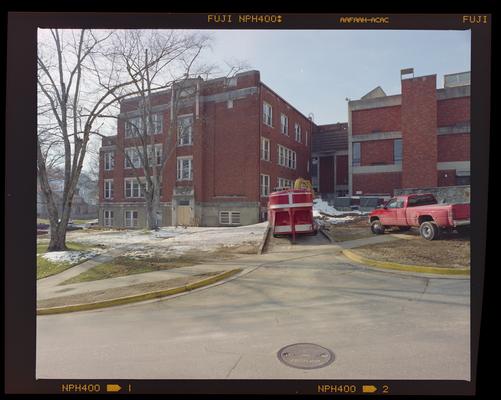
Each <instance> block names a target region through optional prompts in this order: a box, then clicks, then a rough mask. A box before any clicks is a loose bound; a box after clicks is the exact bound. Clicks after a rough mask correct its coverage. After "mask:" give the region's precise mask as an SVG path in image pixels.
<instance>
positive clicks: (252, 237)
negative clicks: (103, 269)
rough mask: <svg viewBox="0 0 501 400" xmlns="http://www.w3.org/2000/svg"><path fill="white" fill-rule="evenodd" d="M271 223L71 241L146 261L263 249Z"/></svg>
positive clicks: (106, 234)
mask: <svg viewBox="0 0 501 400" xmlns="http://www.w3.org/2000/svg"><path fill="white" fill-rule="evenodd" d="M267 226H268V222H262V223H260V224H254V225H246V226H236V227H186V228H184V227H162V228H160V229H159V230H158V231H156V232H155V231H147V230H109V231H94V232H93V231H73V232H69V234H68V240H71V241H75V242H81V243H86V244H95V245H96V244H101V245H104V246H106V247H113V248H117V247H125V248H127V249H128V251H127V252H126V253H125V254H124V255H126V256H131V257H145V256H148V255H152V254H155V253H158V252H161V253H162V254H164V255H165V254H168V253H175V254H177V255H179V254H183V253H185V252H188V251H193V250H195V251H213V250H216V249H218V248H220V247H233V246H241V245H259V244H260V243H261V240H262V238H263V235H264V232H265V230H266V227H267Z"/></svg>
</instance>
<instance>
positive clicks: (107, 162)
mask: <svg viewBox="0 0 501 400" xmlns="http://www.w3.org/2000/svg"><path fill="white" fill-rule="evenodd" d="M113 168H115V152H114V151H107V152H105V153H104V170H105V171H111V170H112V169H113Z"/></svg>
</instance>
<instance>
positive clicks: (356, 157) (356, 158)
mask: <svg viewBox="0 0 501 400" xmlns="http://www.w3.org/2000/svg"><path fill="white" fill-rule="evenodd" d="M352 165H353V166H354V167H356V166H359V165H360V142H355V143H353V153H352Z"/></svg>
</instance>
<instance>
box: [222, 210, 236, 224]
mask: <svg viewBox="0 0 501 400" xmlns="http://www.w3.org/2000/svg"><path fill="white" fill-rule="evenodd" d="M219 223H220V224H221V225H240V211H220V212H219Z"/></svg>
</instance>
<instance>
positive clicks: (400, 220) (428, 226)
mask: <svg viewBox="0 0 501 400" xmlns="http://www.w3.org/2000/svg"><path fill="white" fill-rule="evenodd" d="M369 223H370V225H371V230H372V233H374V234H376V235H377V234H382V233H384V231H385V229H386V228H391V227H398V228H399V229H400V230H401V231H406V230H409V229H410V228H411V227H413V226H415V227H419V233H420V234H421V236H422V237H423V238H425V239H427V240H435V239H438V238H439V237H440V232H441V231H442V230H454V229H455V230H457V231H460V230H463V229H465V228H467V227H468V226H469V225H470V205H469V204H438V202H437V199H436V198H435V196H433V195H432V194H409V195H404V196H396V197H394V198H392V199H390V200H388V201H387V202H386V203H385V204H383V206H382V207H381V208H377V209H375V210H374V211H372V212H371V214H370V215H369Z"/></svg>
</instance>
